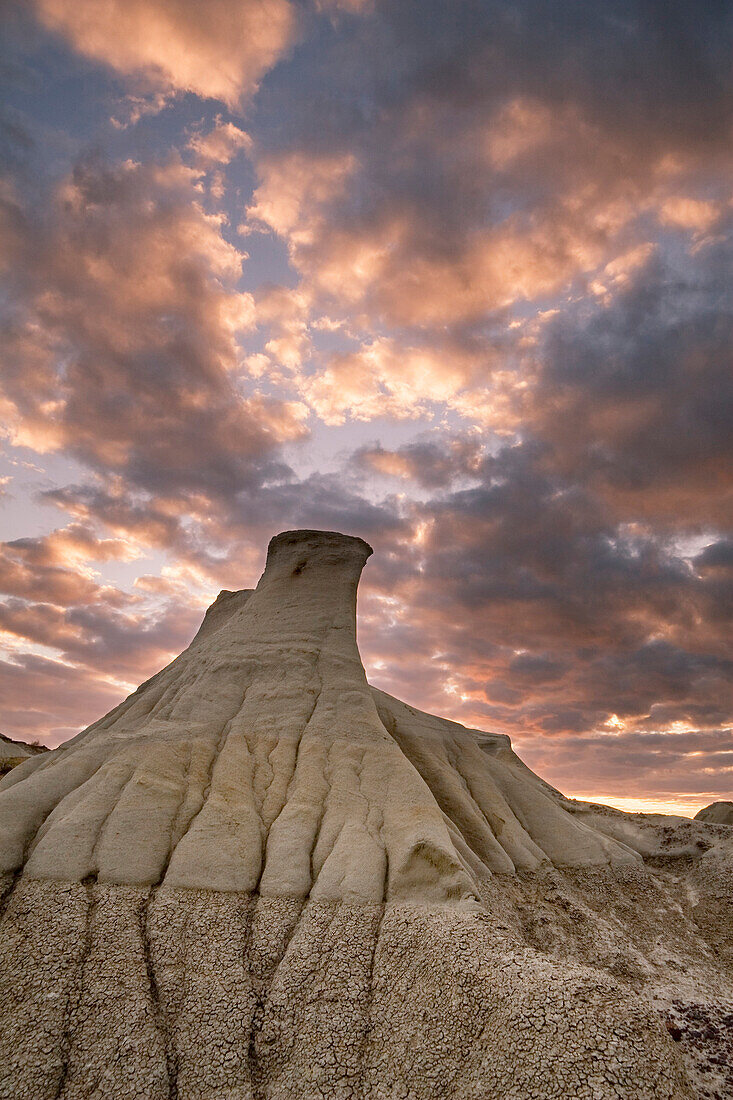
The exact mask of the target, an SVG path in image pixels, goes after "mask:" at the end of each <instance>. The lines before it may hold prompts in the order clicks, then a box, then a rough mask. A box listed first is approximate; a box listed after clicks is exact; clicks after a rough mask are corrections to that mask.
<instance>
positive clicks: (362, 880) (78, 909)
mask: <svg viewBox="0 0 733 1100" xmlns="http://www.w3.org/2000/svg"><path fill="white" fill-rule="evenodd" d="M369 553H370V549H369V547H368V546H367V545H366V544H365V543H364V542H362V541H361V540H359V539H353V538H348V537H346V536H343V535H337V534H333V533H324V532H288V533H285V534H283V535H280V536H278V537H277V538H276V539H274V540H273V542H272V543H271V545H270V550H269V553H268V562H267V568H266V570H265V573H264V575H263V577H262V579H261V581H260V583H259V585H258V586H257V588H256V589H255V590H254V592H225V593H222V594H221V595H220V597H219V598H218V600H217V601H216V603H215V604H214V605H212V607H211V608H210V609H209V611H208V613H207V615H206V618H205V620H204V622H203V624H202V626H201V629H200V630H199V633H198V634H197V636H196V638H195V639H194V641H193V642H192V643H191V645H190V646H189V648H188V649H187V650H186V651H184V653H182V654H181V656H180V657H178V658H177V659H176V660H175V661H173V662H172V663H171V664H170V665H169V666H168V667H167V668H166V669H164V670H163V671H162V672H160V673H158V674H157V675H156V676H154V677H153V678H152V679H151V680H149V681H147V682H146V683H145V684H143V685H142V686H141V687H140V688H139V689H138V691H137V692H135V693H134V694H133V695H132V696H130V697H129V699H127V700H125V702H124V703H122V704H121V705H120V706H119V707H117V708H116V709H115V710H113V711H112V712H111V713H110V714H109V715H107V716H106V717H104V718H102V719H101V720H100V721H98V722H96V723H95V724H94V725H92V726H90V727H89V728H88V729H87V730H85V731H84V732H83V733H81V734H79V736H78V737H76V738H74V739H73V740H72V741H70V742H68V743H67V744H66V745H64V746H62V747H61V748H60V749H58V750H56V751H54V752H52V753H48V754H46V755H45V756H43V757H36V758H33V759H30V760H28V761H27V762H26V763H24V764H22V765H20V766H19V767H18V768H16V769H14V770H13V772H12V773H11V774H10V775H8V776H7V777H6V778H5V780H4V781H3V782H2V784H0V860H1V861H2V862H1V863H0V871H1V872H2V875H3V880H2V881H3V883H4V890H5V894H4V906H5V910H4V917H3V921H2V927H1V929H0V981H1V982H2V986H1V988H0V1005H2V1009H0V1011H1V1012H2V1016H3V1018H2V1026H0V1097H1V1098H8V1100H9V1098H10V1097H12V1098H13V1100H26V1098H27V1100H52V1098H53V1100H55V1098H60V1100H91V1098H100V1100H101V1098H107V1097H110V1098H112V1097H125V1098H128V1097H140V1098H143V1097H145V1098H157V1097H160V1098H168V1097H176V1098H178V1100H208V1098H217V1100H250V1098H251V1100H256V1098H265V1097H267V1098H272V1100H277V1098H283V1100H285V1098H290V1097H293V1098H294V1097H299V1098H300V1097H303V1098H310V1097H314V1098H315V1097H319V1098H321V1097H329V1098H331V1097H333V1098H341V1097H344V1098H346V1097H353V1098H360V1097H364V1098H374V1100H376V1098H390V1100H391V1098H393V1097H394V1098H398V1097H400V1098H404V1100H423V1098H425V1100H427V1098H431V1100H432V1098H438V1097H455V1098H461V1100H469V1098H472V1100H473V1098H475V1100H479V1098H481V1100H524V1098H527V1100H530V1098H535V1097H536V1098H538V1100H539V1098H542V1100H545V1098H547V1100H549V1098H555V1097H558V1098H559V1097H578V1098H586V1097H587V1098H588V1100H606V1098H609V1100H610V1098H621V1097H623V1098H628V1100H631V1098H634V1100H645V1098H647V1097H648V1098H650V1100H652V1098H654V1100H673V1098H677V1100H682V1098H688V1100H689V1098H690V1097H692V1096H694V1095H695V1093H694V1092H693V1091H692V1088H691V1085H690V1083H689V1080H688V1077H687V1075H686V1073H685V1070H684V1068H683V1065H682V1061H681V1059H680V1057H679V1053H678V1047H679V1045H680V1044H675V1042H674V1041H673V1039H672V1038H671V1037H670V1033H669V1027H665V1026H664V1021H663V1020H662V1019H660V1018H659V1015H658V1012H657V1011H655V1009H660V1008H661V1009H662V1010H664V1008H665V1006H666V1005H670V1004H671V1002H672V999H673V998H676V1002H678V1003H680V1004H683V1005H684V1004H686V1003H688V1002H691V1000H692V999H693V998H692V994H693V993H694V1001H695V1003H696V1004H697V1003H699V1002H701V1001H705V998H707V1000H708V1001H710V1002H711V1003H712V1001H713V1000H714V1001H715V1003H716V1005H720V1004H725V1003H726V998H728V997H729V996H730V988H731V982H730V958H729V956H727V955H726V950H725V939H726V936H727V935H728V934H729V931H730V911H729V902H728V898H729V896H730V894H729V889H730V868H731V866H732V865H733V861H731V858H730V852H729V848H728V845H727V841H726V837H727V836H729V830H728V829H727V828H726V827H725V826H723V825H716V824H709V823H705V822H694V823H693V822H690V821H687V820H686V819H675V818H672V819H665V818H660V819H659V820H657V819H651V818H649V819H647V818H644V817H643V815H624V814H621V813H620V812H619V811H612V810H610V809H608V808H607V807H599V806H591V805H589V804H585V803H576V802H572V801H570V800H567V799H565V798H563V796H562V795H561V794H560V793H559V792H557V791H555V790H554V789H553V788H551V787H549V786H548V785H547V784H545V783H543V782H542V781H541V780H540V779H538V778H537V777H536V776H535V775H534V774H533V773H532V772H531V771H529V769H527V768H526V767H525V766H524V765H523V764H522V763H521V761H520V760H519V759H518V758H517V757H516V756H515V755H514V753H513V752H512V750H511V746H510V744H509V741H508V738H506V737H502V736H498V735H491V734H485V733H479V732H477V731H471V730H467V729H464V728H463V727H462V726H459V725H457V724H455V723H452V722H448V721H445V720H442V719H438V718H434V717H432V716H430V715H427V714H423V713H421V712H419V711H416V710H415V709H414V708H411V707H408V706H406V705H405V704H403V703H400V702H398V701H397V700H395V699H392V698H391V697H390V696H388V695H385V694H384V693H382V692H378V691H376V690H373V689H371V688H370V687H369V686H368V684H367V682H366V678H365V675H364V670H363V667H362V664H361V660H360V658H359V653H358V649H357V646H356V630H355V606H356V588H357V584H358V580H359V576H360V573H361V569H362V567H363V565H364V562H365V561H366V559H367V557H368V555H369ZM703 853H707V854H705V855H703ZM650 865H653V866H650ZM703 865H704V866H703ZM681 871H683V872H684V873H680V872H681ZM693 880H694V881H693ZM701 918H702V919H701ZM726 929H727V932H726ZM680 975H682V976H683V977H684V980H682V978H681V977H680Z"/></svg>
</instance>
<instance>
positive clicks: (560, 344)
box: [525, 237, 733, 529]
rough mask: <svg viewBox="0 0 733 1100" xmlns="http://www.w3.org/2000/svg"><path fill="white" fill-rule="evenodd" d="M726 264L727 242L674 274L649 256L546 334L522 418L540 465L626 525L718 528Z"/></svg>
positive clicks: (731, 327) (727, 440)
mask: <svg viewBox="0 0 733 1100" xmlns="http://www.w3.org/2000/svg"><path fill="white" fill-rule="evenodd" d="M731 262H733V255H732V254H731V238H730V237H723V238H722V239H721V240H719V241H717V242H714V243H711V244H709V245H708V246H707V247H706V248H704V249H702V250H700V251H697V252H695V253H694V255H692V256H689V255H688V256H687V257H686V258H685V259H684V262H682V263H681V262H680V261H679V260H678V261H676V262H674V261H672V260H670V259H664V258H662V257H658V256H651V257H650V258H649V260H648V262H647V263H646V264H644V265H643V266H641V267H639V268H638V269H637V270H636V271H635V272H634V273H633V275H632V276H631V277H630V278H629V279H628V281H627V282H626V284H625V286H624V287H623V289H622V291H621V292H620V293H619V294H618V295H617V296H616V299H615V301H614V302H613V303H611V304H608V305H598V306H593V305H588V304H586V303H580V304H579V305H578V307H577V308H574V309H569V310H566V311H565V312H564V313H563V315H562V316H558V317H556V318H554V319H553V320H552V321H551V323H550V324H549V325H548V327H547V330H546V334H545V339H544V347H543V351H542V367H541V371H540V373H539V376H538V379H537V382H536V384H535V386H534V388H533V392H532V396H531V399H530V402H529V404H527V405H525V412H526V413H528V414H529V421H530V423H531V424H532V427H533V429H534V431H535V432H536V433H537V434H538V435H539V436H541V437H542V438H544V439H545V440H547V441H550V442H551V445H552V461H554V462H556V463H557V465H558V466H559V467H560V468H561V469H562V470H563V471H564V472H565V473H566V474H570V475H571V476H575V477H577V478H578V479H579V480H582V481H583V482H584V483H588V484H592V485H594V486H596V488H597V489H598V490H599V491H601V492H603V494H604V496H606V497H607V499H611V498H613V499H614V500H615V502H616V507H617V509H618V510H619V512H620V513H621V512H623V514H624V515H625V517H626V519H627V520H631V519H656V520H657V521H658V522H671V523H672V524H674V525H676V526H685V525H689V526H692V525H694V524H700V523H708V524H712V525H713V526H720V525H722V527H723V529H727V528H728V526H729V523H730V515H731V492H733V482H732V480H731V476H730V471H731V468H732V467H731V460H733V451H732V450H731V448H732V445H733V444H732V442H731V432H730V425H731V422H732V420H733V376H731V372H730V346H731V340H732V339H733V310H731V308H730V304H729V302H728V300H727V299H728V294H727V286H728V282H729V279H728V272H729V270H730V265H731ZM571 424H572V431H569V430H568V426H569V425H571Z"/></svg>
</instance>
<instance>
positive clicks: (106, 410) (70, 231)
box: [2, 159, 305, 495]
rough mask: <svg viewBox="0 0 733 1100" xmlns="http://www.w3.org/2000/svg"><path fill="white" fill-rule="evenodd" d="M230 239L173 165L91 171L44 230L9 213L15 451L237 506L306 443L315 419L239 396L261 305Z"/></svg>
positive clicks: (21, 213) (56, 198) (18, 208)
mask: <svg viewBox="0 0 733 1100" xmlns="http://www.w3.org/2000/svg"><path fill="white" fill-rule="evenodd" d="M223 228H224V221H223V218H222V216H221V215H220V214H217V213H210V212H207V211H206V210H205V209H204V207H203V205H202V203H201V196H200V193H199V191H198V185H197V176H196V174H195V173H194V172H192V171H191V170H190V169H188V168H186V167H184V166H183V165H182V164H181V163H180V162H179V161H177V160H175V159H174V160H172V161H169V162H168V163H165V164H145V165H144V164H138V163H135V162H127V163H124V164H122V165H113V166H109V165H106V164H104V163H102V162H96V161H87V162H82V163H80V164H78V165H77V166H76V168H75V170H74V172H73V173H72V175H71V176H69V177H68V178H66V179H64V180H63V181H62V182H61V184H60V185H59V186H58V187H57V188H56V191H55V194H53V196H52V197H51V201H50V205H49V209H48V210H47V211H46V212H45V214H44V215H41V216H40V217H38V218H37V219H36V218H35V217H34V216H33V215H32V214H31V213H30V212H28V211H26V210H25V209H24V208H23V207H22V205H21V204H20V203H19V202H12V201H11V202H8V203H7V204H6V231H5V240H6V245H7V255H8V264H9V267H10V272H9V274H10V280H9V281H10V284H11V293H12V298H11V305H10V310H9V314H8V315H6V319H5V324H4V334H5V342H6V351H7V369H6V372H5V376H4V381H3V390H2V398H3V400H4V412H5V417H6V423H7V424H8V427H9V430H10V432H11V438H12V439H13V441H15V442H16V443H21V444H24V445H27V446H31V447H33V448H35V449H36V450H37V451H39V452H48V451H58V450H61V449H63V450H64V451H65V452H66V453H67V454H71V455H73V456H74V457H75V458H77V459H78V460H79V461H81V462H82V463H84V464H85V465H87V466H89V467H91V468H92V469H95V470H97V471H98V472H99V473H100V475H101V476H104V477H105V478H110V477H112V476H122V477H124V478H125V479H126V481H127V482H128V483H129V484H130V485H135V486H137V488H138V489H140V490H145V491H148V492H152V493H153V494H161V493H162V494H165V493H170V494H173V495H175V494H176V493H180V492H185V493H191V492H195V491H201V492H209V493H214V494H216V493H226V492H229V493H231V492H236V491H238V490H239V489H240V488H242V487H243V485H244V484H246V483H248V482H249V481H251V479H252V478H253V477H255V478H259V477H261V476H262V471H263V469H264V470H266V469H267V468H268V463H270V462H271V459H272V456H273V454H274V452H275V451H276V448H277V446H278V444H279V443H280V442H282V441H283V440H293V439H297V438H300V437H301V436H302V435H303V434H304V431H305V429H304V426H303V415H304V411H303V409H302V407H300V406H298V405H297V404H296V403H292V402H290V403H288V402H285V401H281V400H277V399H275V398H273V397H269V396H265V395H261V394H257V393H256V392H250V393H249V394H247V395H245V394H243V393H241V392H240V391H239V389H238V387H237V384H236V381H235V375H236V372H237V369H238V364H239V355H240V353H239V348H238V343H237V341H238V336H239V334H241V333H242V332H243V331H246V330H247V329H248V328H251V326H252V324H253V322H254V303H253V299H252V297H251V295H249V294H247V293H243V292H241V291H239V290H238V289H237V288H236V284H237V280H238V279H239V277H240V274H241V268H242V262H243V257H242V255H241V254H240V253H239V252H238V251H237V249H236V248H235V247H234V246H233V245H232V244H230V243H229V242H228V241H227V240H226V239H225V236H224V235H223V232H222V230H223ZM192 441H195V445H194V446H192Z"/></svg>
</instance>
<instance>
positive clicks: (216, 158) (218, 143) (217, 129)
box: [188, 117, 252, 166]
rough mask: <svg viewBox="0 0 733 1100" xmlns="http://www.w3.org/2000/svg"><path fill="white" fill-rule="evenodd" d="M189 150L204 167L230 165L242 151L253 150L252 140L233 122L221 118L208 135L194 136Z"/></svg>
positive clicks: (190, 141)
mask: <svg viewBox="0 0 733 1100" xmlns="http://www.w3.org/2000/svg"><path fill="white" fill-rule="evenodd" d="M188 148H189V149H190V150H191V151H192V152H193V153H195V154H196V156H197V158H198V160H199V162H200V163H201V164H203V165H204V166H210V165H212V164H229V162H230V161H231V160H233V158H234V157H235V156H236V155H237V153H239V152H240V151H241V150H246V151H249V150H250V149H251V148H252V138H251V137H250V136H249V134H248V133H246V132H245V131H244V130H240V128H239V127H238V126H235V125H234V123H233V122H222V120H221V117H219V118H217V120H216V125H215V126H214V128H213V129H212V130H209V132H208V133H206V134H201V133H195V134H193V135H192V136H191V138H190V139H189V142H188Z"/></svg>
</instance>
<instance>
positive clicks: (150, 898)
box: [138, 872, 178, 1100]
mask: <svg viewBox="0 0 733 1100" xmlns="http://www.w3.org/2000/svg"><path fill="white" fill-rule="evenodd" d="M163 873H165V872H163ZM157 892H158V886H157V885H156V886H151V888H150V889H149V890H148V891H146V893H145V894H144V895H143V897H142V898H141V900H140V908H139V910H138V919H139V927H140V942H141V944H142V950H143V960H144V962H145V972H146V974H147V979H148V989H149V992H150V1004H151V1007H152V1010H153V1022H154V1024H155V1027H156V1030H157V1031H158V1033H159V1035H160V1038H161V1042H162V1045H163V1050H164V1051H165V1062H166V1072H167V1074H168V1100H178V1055H177V1053H176V1050H175V1046H174V1044H173V1043H172V1041H171V1037H170V1029H169V1027H168V1022H167V1018H166V1012H165V1005H164V1004H163V1001H162V998H161V996H160V989H159V987H158V981H157V978H156V977H155V960H154V957H153V941H152V935H151V930H150V912H151V909H152V908H153V906H154V904H155V898H156V896H157Z"/></svg>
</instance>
